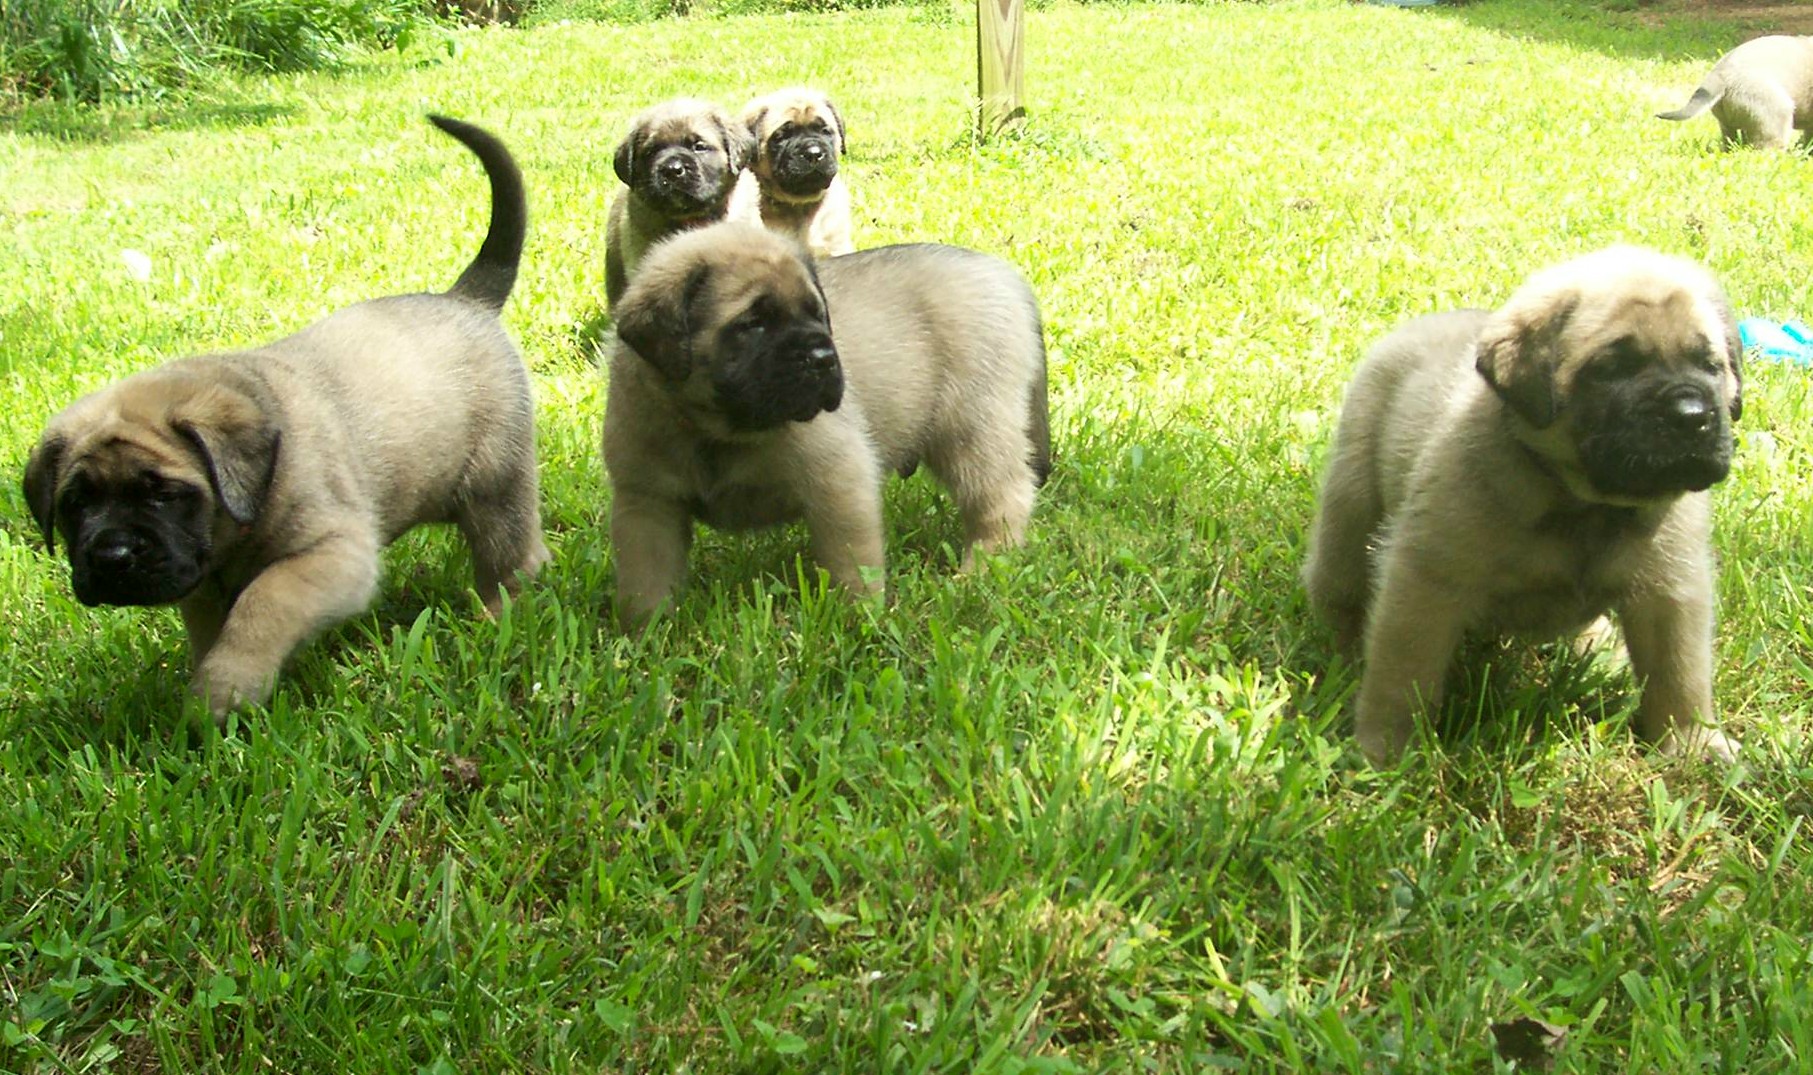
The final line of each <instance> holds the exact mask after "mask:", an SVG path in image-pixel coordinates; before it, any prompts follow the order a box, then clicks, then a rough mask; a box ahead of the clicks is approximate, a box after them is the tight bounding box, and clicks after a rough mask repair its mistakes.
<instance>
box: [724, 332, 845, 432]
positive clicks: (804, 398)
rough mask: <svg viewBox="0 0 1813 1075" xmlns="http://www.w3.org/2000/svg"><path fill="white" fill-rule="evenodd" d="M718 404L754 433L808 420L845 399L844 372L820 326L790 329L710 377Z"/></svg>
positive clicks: (728, 415) (737, 422) (733, 423)
mask: <svg viewBox="0 0 1813 1075" xmlns="http://www.w3.org/2000/svg"><path fill="white" fill-rule="evenodd" d="M713 387H714V388H715V390H716V394H717V398H718V403H719V406H720V407H721V408H722V410H723V412H724V415H725V417H727V418H728V419H729V420H730V422H731V424H732V425H734V426H735V427H736V428H738V429H741V430H744V431H747V432H755V431H759V430H764V429H774V428H776V427H779V426H782V425H785V424H787V423H788V422H809V421H811V420H812V419H814V418H816V417H818V416H819V415H820V414H823V413H825V412H827V411H835V410H836V409H837V408H838V407H839V406H840V405H841V404H842V403H843V398H844V371H843V365H842V364H841V363H840V362H839V361H838V358H837V349H836V347H834V346H833V345H832V343H831V336H830V334H829V333H827V332H825V331H824V330H823V329H822V328H819V327H817V326H813V327H810V328H798V329H792V330H789V331H786V332H782V333H779V334H777V335H776V337H775V338H774V339H773V340H772V341H771V342H769V343H767V344H766V345H765V346H762V347H760V348H758V349H756V350H754V351H752V352H751V353H749V354H747V355H745V356H744V357H743V358H742V359H741V360H739V361H734V362H729V363H726V364H724V365H723V366H721V367H719V369H718V370H717V371H716V373H715V374H714V375H713Z"/></svg>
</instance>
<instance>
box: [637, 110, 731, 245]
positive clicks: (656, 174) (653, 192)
mask: <svg viewBox="0 0 1813 1075" xmlns="http://www.w3.org/2000/svg"><path fill="white" fill-rule="evenodd" d="M753 148H754V140H753V139H752V138H751V137H750V136H749V132H748V131H747V130H746V129H745V128H744V127H743V126H742V125H741V124H738V123H735V122H733V121H732V120H731V118H730V117H729V116H728V115H727V114H726V113H725V112H724V110H723V109H721V108H719V107H718V106H717V105H714V104H710V103H709V102H706V101H698V100H694V99H692V98H689V97H681V98H677V99H675V100H672V101H666V102H663V103H661V104H658V105H655V106H654V107H652V108H649V109H647V110H645V111H643V112H642V113H641V114H640V115H638V116H637V117H636V118H635V120H634V121H632V123H631V124H630V132H629V134H628V135H626V136H625V137H624V139H623V141H622V142H621V143H619V144H618V146H617V155H616V158H615V161H614V164H615V167H616V171H617V178H618V179H621V180H623V182H624V183H625V184H626V185H627V186H628V187H629V188H630V190H631V192H633V193H634V195H635V196H636V197H637V198H639V199H641V200H642V202H643V203H645V204H646V205H648V207H649V208H651V209H653V210H654V211H656V212H657V213H659V214H661V215H662V216H663V217H665V218H667V219H668V220H671V221H674V222H676V223H679V222H684V221H697V220H709V219H715V218H717V217H720V216H722V215H724V207H725V204H726V203H727V202H728V201H729V199H730V191H731V188H732V187H733V186H735V185H736V178H737V173H738V172H740V171H742V170H743V166H744V165H745V164H746V163H747V162H748V160H749V153H750V150H751V149H753Z"/></svg>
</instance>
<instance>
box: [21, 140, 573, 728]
mask: <svg viewBox="0 0 1813 1075" xmlns="http://www.w3.org/2000/svg"><path fill="white" fill-rule="evenodd" d="M430 119H431V120H432V121H433V122H434V124H435V125H436V126H438V127H440V128H441V130H443V131H446V132H447V133H448V134H450V135H452V136H453V137H454V138H457V139H458V140H459V141H460V142H461V143H463V144H464V145H465V146H466V147H467V148H468V149H470V150H471V151H472V152H473V153H474V154H476V155H477V157H478V158H479V160H480V161H481V162H482V163H483V164H484V167H485V171H486V174H487V175H488V176H489V178H490V183H491V202H492V204H491V223H490V229H489V231H488V232H487V233H486V235H485V239H484V243H483V245H481V246H480V247H479V252H478V256H477V257H476V258H475V259H474V260H473V261H472V263H471V264H470V265H468V266H467V268H466V270H465V272H464V273H462V274H461V275H460V277H459V279H458V280H457V281H456V282H455V283H454V285H453V287H452V288H451V289H450V290H448V291H446V292H444V293H441V294H425V295H398V296H394V297H391V298H383V299H376V300H373V301H370V302H365V303H360V304H359V305H356V306H351V307H348V308H347V309H345V310H341V311H340V312H338V313H336V314H333V315H332V316H330V317H328V318H326V319H325V320H323V321H319V322H317V323H315V324H313V325H311V326H309V327H308V328H305V329H303V330H302V331H301V332H298V333H296V334H295V335H293V336H289V337H286V338H284V339H281V340H278V341H276V342H275V343H271V344H267V345H265V346H263V347H260V348H257V349H255V350H250V351H244V352H240V353H236V354H222V355H204V356H200V357H196V358H187V359H182V360H180V361H177V362H172V363H169V364H167V365H164V366H159V367H157V368H155V369H151V370H146V371H145V372H142V373H138V374H134V375H133V376H131V377H128V378H126V379H125V380H123V381H120V382H118V383H116V384H114V385H112V386H110V387H107V388H104V389H102V390H100V391H98V392H95V393H93V394H92V395H88V396H84V397H83V398H81V399H79V400H77V401H76V402H75V403H73V404H71V405H70V406H69V407H68V408H67V409H65V410H64V411H63V412H62V413H60V414H58V415H57V416H56V417H54V418H52V419H51V420H50V423H49V425H48V426H47V428H46V429H45V431H44V435H43V437H42V439H40V440H39V442H38V445H37V447H36V449H34V450H33V452H32V454H31V459H30V461H29V463H28V464H27V466H26V470H25V499H26V502H27V504H28V505H29V506H30V508H31V512H32V515H33V517H34V518H35V519H36V521H37V524H38V526H39V528H40V529H41V530H42V531H43V535H44V540H45V541H46V542H47V543H49V544H50V545H51V546H52V548H53V549H54V547H55V542H56V540H57V538H58V537H59V536H61V538H62V540H63V545H64V548H65V549H66V550H67V553H68V557H69V565H70V577H71V581H72V583H73V585H74V588H75V593H76V597H77V598H79V599H80V600H81V601H82V603H84V604H87V605H161V604H169V603H175V604H177V605H178V607H179V608H180V609H181V611H182V617H183V625H184V626H185V627H186V628H187V630H188V635H189V647H190V655H191V658H192V660H193V662H194V672H195V674H194V680H193V684H192V688H193V690H194V693H195V694H197V695H199V696H201V697H202V698H204V699H205V700H206V701H207V704H208V707H209V709H210V710H211V711H212V712H213V713H214V714H215V715H217V716H218V715H221V714H224V713H226V712H227V711H228V710H230V709H232V708H234V707H236V706H239V705H242V704H246V703H256V702H260V701H263V700H264V699H265V698H266V697H267V696H268V695H269V694H270V691H271V687H272V683H273V681H274V679H275V677H276V675H277V672H278V669H279V668H280V666H281V665H282V664H283V661H284V659H285V658H286V657H288V656H289V654H290V652H291V651H292V650H293V649H295V648H296V647H297V646H298V645H299V644H301V643H302V642H303V641H304V640H305V639H306V638H308V637H309V636H310V635H312V634H314V633H315V632H316V631H318V630H320V629H322V628H324V627H327V626H329V625H331V624H333V623H336V622H338V621H340V620H344V619H346V618H347V617H349V616H352V615H354V614H356V613H358V612H360V611H362V610H363V609H364V608H365V607H366V606H367V605H368V604H370V602H371V600H372V597H373V596H374V595H375V593H376V592H377V585H378V568H379V564H378V552H379V550H380V549H381V548H383V547H384V546H385V545H386V544H388V543H389V542H391V541H392V540H394V539H395V538H396V537H398V536H399V535H401V534H402V533H403V532H404V531H406V530H409V529H410V528H411V527H414V526H417V525H419V524H421V523H431V522H451V523H454V524H455V525H457V526H458V527H459V529H460V533H461V534H462V535H463V536H464V537H465V539H466V543H467V545H468V546H470V547H471V550H472V560H473V572H474V575H475V583H476V586H477V588H478V594H479V597H480V598H481V599H482V600H483V602H484V604H485V607H486V608H487V609H488V610H491V611H492V612H495V611H497V609H498V608H499V606H500V604H501V601H502V592H503V591H504V590H505V589H508V588H514V586H515V585H516V584H517V580H518V579H519V578H520V577H524V576H528V575H533V574H534V573H535V572H536V571H537V570H538V569H539V568H540V567H541V566H542V564H543V563H544V562H545V561H546V560H547V559H548V551H547V548H546V547H545V546H544V545H543V544H542V537H541V517H540V509H539V506H538V497H537V487H536V469H535V413H534V405H533V402H532V400H531V399H530V394H529V378H528V372H527V371H526V370H525V369H524V368H523V364H522V360H521V359H520V358H519V357H518V355H517V352H516V347H515V345H514V344H512V343H511V341H510V338H509V336H508V335H507V334H506V333H505V332H504V329H503V326H502V325H501V324H500V323H499V321H498V313H499V311H500V310H501V309H502V308H503V305H504V301H505V299H506V298H508V297H509V294H510V291H511V288H512V287H513V286H514V285H515V282H516V270H517V263H518V261H519V260H520V258H521V256H522V246H523V237H524V231H525V228H526V226H527V210H526V207H525V204H524V199H523V188H522V178H521V176H520V175H519V174H518V172H517V169H516V165H515V163H514V162H513V161H512V160H511V159H510V154H509V152H508V151H507V150H506V149H505V148H504V146H503V144H502V143H500V142H499V141H498V140H497V139H495V138H493V137H492V136H491V135H489V134H487V133H486V132H484V131H482V130H480V129H479V128H477V127H474V126H471V125H470V124H466V123H461V122H459V121H457V120H451V119H446V118H444V117H440V116H432V117H430Z"/></svg>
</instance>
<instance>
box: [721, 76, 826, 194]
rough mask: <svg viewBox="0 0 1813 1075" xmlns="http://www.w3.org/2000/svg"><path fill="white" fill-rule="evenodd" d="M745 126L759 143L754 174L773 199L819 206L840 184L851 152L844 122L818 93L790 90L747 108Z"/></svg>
mask: <svg viewBox="0 0 1813 1075" xmlns="http://www.w3.org/2000/svg"><path fill="white" fill-rule="evenodd" d="M743 125H744V126H745V127H747V128H748V129H749V134H750V136H751V137H752V138H753V139H754V140H755V156H754V158H753V159H752V160H751V161H750V162H749V170H750V171H752V172H754V173H755V177H756V178H757V179H758V180H760V181H761V184H762V186H763V187H764V188H766V189H767V191H768V194H769V196H770V197H776V198H780V199H782V200H784V201H804V202H814V201H817V200H818V199H819V198H821V197H823V196H824V193H825V188H826V187H829V186H830V185H831V180H833V179H835V178H837V162H838V157H839V156H840V155H841V154H843V153H844V152H845V149H846V146H845V143H844V121H843V117H842V116H840V115H838V114H837V109H836V108H835V107H833V106H832V104H831V99H830V98H829V97H826V96H825V95H824V94H822V93H820V92H818V91H817V90H808V89H786V90H779V91H777V92H775V93H770V94H767V95H766V96H762V97H757V98H756V99H755V100H753V101H750V102H749V103H748V104H747V105H744V106H743Z"/></svg>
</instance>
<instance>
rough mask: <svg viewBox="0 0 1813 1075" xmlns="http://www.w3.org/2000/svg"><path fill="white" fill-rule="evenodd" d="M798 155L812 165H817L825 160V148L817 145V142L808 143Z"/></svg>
mask: <svg viewBox="0 0 1813 1075" xmlns="http://www.w3.org/2000/svg"><path fill="white" fill-rule="evenodd" d="M800 155H801V156H803V157H805V158H806V159H807V160H809V161H811V162H812V163H813V164H817V163H818V162H819V161H822V160H824V159H825V147H824V146H821V145H819V144H818V143H817V142H808V143H806V147H805V148H804V149H802V150H800Z"/></svg>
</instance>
